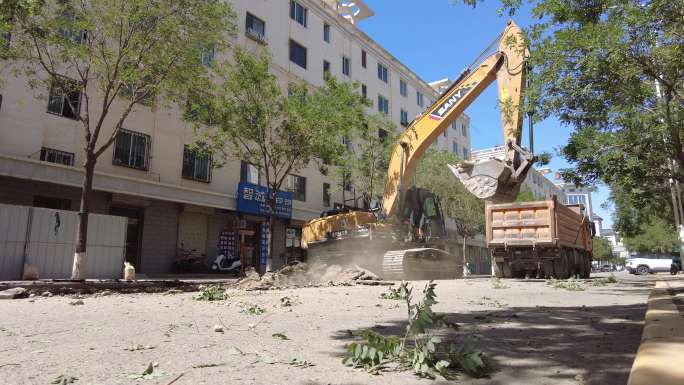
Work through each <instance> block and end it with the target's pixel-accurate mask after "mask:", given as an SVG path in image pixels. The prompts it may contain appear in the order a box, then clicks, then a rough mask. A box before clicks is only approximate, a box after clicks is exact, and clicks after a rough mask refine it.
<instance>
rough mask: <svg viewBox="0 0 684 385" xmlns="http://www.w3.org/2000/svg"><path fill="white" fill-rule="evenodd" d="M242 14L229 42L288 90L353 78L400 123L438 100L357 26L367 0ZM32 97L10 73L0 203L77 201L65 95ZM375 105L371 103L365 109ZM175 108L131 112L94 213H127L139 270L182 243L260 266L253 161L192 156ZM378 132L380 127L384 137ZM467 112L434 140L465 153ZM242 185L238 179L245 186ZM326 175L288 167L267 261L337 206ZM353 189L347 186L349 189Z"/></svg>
mask: <svg viewBox="0 0 684 385" xmlns="http://www.w3.org/2000/svg"><path fill="white" fill-rule="evenodd" d="M232 5H233V7H234V10H235V12H236V14H237V21H236V22H237V26H238V34H237V36H236V42H235V43H236V44H238V45H240V46H242V47H245V48H247V49H248V50H259V49H266V50H268V51H269V52H270V53H271V55H272V58H273V62H272V68H271V70H272V72H273V73H274V74H275V75H276V76H277V77H278V79H279V80H280V82H281V83H282V84H283V87H285V86H286V84H287V83H288V82H290V81H305V82H308V83H309V84H311V85H312V86H319V85H322V84H323V82H324V73H325V72H327V71H329V72H330V74H331V75H333V76H335V77H337V78H338V79H343V80H349V81H354V82H358V83H360V92H362V93H363V94H364V95H365V96H366V97H367V98H369V99H370V100H371V101H372V102H373V107H372V112H379V113H384V114H387V115H388V116H389V117H390V118H391V120H392V121H393V122H394V123H395V124H396V126H397V130H401V129H403V128H404V127H405V126H407V125H408V124H409V123H410V121H411V120H412V119H413V118H414V117H415V116H417V115H419V114H420V113H422V112H423V111H424V109H425V108H426V107H428V106H429V104H430V103H431V102H432V101H434V100H435V99H436V98H437V97H438V93H437V91H435V89H433V88H432V87H431V86H430V85H429V84H428V83H426V82H425V81H423V80H422V79H421V78H420V77H419V76H418V75H416V74H415V73H414V72H412V71H411V70H410V69H409V68H407V67H406V66H405V65H403V64H402V63H401V62H400V61H399V60H397V59H396V58H395V57H394V56H392V55H391V54H390V53H389V52H387V51H386V50H385V49H383V48H382V47H381V46H380V45H378V44H377V43H376V42H375V41H374V40H373V39H372V38H371V37H369V36H368V35H366V34H365V33H363V32H362V31H361V30H360V29H359V28H358V27H357V25H356V24H357V23H358V22H360V21H362V20H363V19H365V18H367V17H370V16H371V15H372V11H370V9H368V7H366V6H365V4H364V3H363V2H362V1H355V2H353V3H343V2H342V1H339V0H296V1H287V0H279V1H275V0H274V1H254V0H232ZM49 91H50V90H46V92H45V93H46V94H48V95H49V98H48V100H41V99H38V98H36V97H35V94H34V92H33V91H31V90H29V89H28V88H27V87H26V84H25V80H24V79H20V78H11V77H10V78H8V79H6V81H5V82H4V84H3V85H2V88H1V89H0V93H1V94H2V107H1V108H0V203H11V204H20V205H29V206H31V205H33V206H41V207H49V208H54V209H65V210H77V209H78V205H79V188H80V185H81V183H82V178H83V169H82V167H81V164H82V163H83V159H84V154H83V152H82V150H81V148H82V134H83V132H82V127H81V126H80V124H79V123H78V122H76V121H75V120H74V119H73V116H71V114H70V113H69V112H70V109H68V108H64V106H65V105H66V103H65V98H67V97H70V98H73V100H78V99H79V98H80V95H78V93H75V94H73V95H62V94H59V93H55V92H49ZM369 112H371V111H369ZM179 115H180V114H179V111H175V110H173V109H171V110H167V109H164V108H162V107H159V108H156V109H149V108H145V107H141V108H139V109H138V110H136V111H135V112H134V113H133V114H132V115H131V116H130V117H129V119H128V120H127V121H126V123H125V130H123V131H122V132H121V133H120V134H119V136H118V137H117V138H116V141H115V143H114V145H113V146H111V147H110V148H109V149H108V150H107V151H106V152H105V153H103V154H102V155H101V156H100V158H99V160H98V163H97V166H96V171H95V180H94V189H95V192H94V194H93V197H92V203H91V205H92V211H93V212H95V213H106V214H113V215H121V216H126V217H128V218H129V221H128V223H129V224H128V235H127V248H126V259H127V260H128V261H130V262H132V263H133V264H134V265H135V266H136V268H137V270H138V271H139V272H141V273H143V274H160V273H167V272H170V271H172V270H173V263H174V260H175V258H176V257H177V255H178V253H179V250H180V249H184V250H195V252H196V253H200V254H204V255H206V257H207V259H211V258H213V257H214V256H216V255H217V254H218V253H219V252H231V253H237V254H239V255H240V256H241V257H243V260H245V261H246V262H247V264H248V265H253V266H256V267H263V266H264V265H265V255H264V252H265V242H264V239H265V234H266V229H265V226H264V223H265V222H266V218H265V217H264V216H263V215H259V212H255V211H254V210H253V207H252V206H250V207H247V206H241V203H239V202H238V199H237V197H238V196H242V197H246V196H249V197H252V194H248V195H245V194H246V193H247V192H250V193H254V192H255V191H257V192H258V189H259V187H258V186H257V185H258V184H259V183H260V182H261V183H263V181H260V180H259V179H260V178H259V175H258V172H257V170H255V169H254V168H253V167H251V166H249V165H247V164H245V163H242V162H241V161H240V160H239V159H229V160H228V162H226V164H225V165H224V166H223V167H221V168H215V167H213V166H212V164H211V160H210V159H200V158H195V157H193V156H192V153H191V152H190V151H188V150H187V149H186V147H185V146H186V145H187V144H189V143H192V142H193V141H194V136H193V130H192V128H191V127H190V126H189V125H188V124H186V123H184V122H183V121H182V120H181V119H179ZM381 134H382V133H379V135H381ZM469 136H470V132H469V127H468V118H467V117H465V116H464V117H463V118H462V119H461V120H460V124H457V125H456V126H455V127H454V129H451V130H448V132H447V133H446V134H445V137H444V138H443V139H442V140H441V142H442V143H443V144H444V146H446V148H447V149H451V150H456V143H458V152H460V154H459V155H463V157H466V158H467V157H468V155H469V149H470V144H469V143H470V140H469ZM240 182H242V183H240ZM338 182H339V181H337V180H335V178H334V177H333V176H324V175H321V174H320V172H319V171H318V169H317V168H316V167H310V168H307V169H304V170H301V171H300V172H299V173H297V175H291V176H290V178H289V180H288V183H287V188H288V189H289V190H290V191H292V197H293V199H292V208H291V214H290V215H285V218H279V219H278V220H277V222H276V225H275V227H274V228H273V229H272V234H273V237H274V250H273V267H278V266H280V265H282V264H283V263H285V261H286V258H289V257H296V256H298V255H299V254H300V253H301V250H299V246H300V229H301V225H302V224H303V223H304V221H306V220H308V219H310V218H313V217H316V216H318V215H319V213H320V212H321V211H324V210H326V209H328V208H331V207H333V206H335V205H336V204H344V203H345V202H344V201H343V198H342V190H343V189H342V188H340V187H339V183H338ZM349 196H350V192H347V197H349Z"/></svg>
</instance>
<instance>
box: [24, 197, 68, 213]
mask: <svg viewBox="0 0 684 385" xmlns="http://www.w3.org/2000/svg"><path fill="white" fill-rule="evenodd" d="M33 206H34V207H42V208H45V209H53V210H71V200H69V199H64V198H52V197H44V196H40V195H36V196H34V197H33Z"/></svg>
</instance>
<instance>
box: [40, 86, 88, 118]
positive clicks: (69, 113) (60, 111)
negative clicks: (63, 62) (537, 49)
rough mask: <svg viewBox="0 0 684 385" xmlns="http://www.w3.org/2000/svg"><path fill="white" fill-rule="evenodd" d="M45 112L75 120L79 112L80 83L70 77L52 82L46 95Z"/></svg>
mask: <svg viewBox="0 0 684 385" xmlns="http://www.w3.org/2000/svg"><path fill="white" fill-rule="evenodd" d="M72 106H73V108H72ZM47 112H48V113H50V114H55V115H59V116H63V117H65V118H69V119H74V120H77V119H78V116H79V114H80V112H81V87H80V84H79V83H78V82H77V81H75V80H71V79H62V80H60V81H59V82H53V83H52V87H50V95H49V96H48V108H47Z"/></svg>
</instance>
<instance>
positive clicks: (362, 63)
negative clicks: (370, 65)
mask: <svg viewBox="0 0 684 385" xmlns="http://www.w3.org/2000/svg"><path fill="white" fill-rule="evenodd" d="M361 67H363V68H366V51H364V50H361Z"/></svg>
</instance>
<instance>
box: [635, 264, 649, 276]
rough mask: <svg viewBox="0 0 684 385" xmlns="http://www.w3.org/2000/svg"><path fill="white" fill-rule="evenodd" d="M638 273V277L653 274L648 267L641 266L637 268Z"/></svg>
mask: <svg viewBox="0 0 684 385" xmlns="http://www.w3.org/2000/svg"><path fill="white" fill-rule="evenodd" d="M636 273H637V274H638V275H648V274H650V273H651V269H650V268H649V267H648V266H646V265H639V266H637V268H636Z"/></svg>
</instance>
